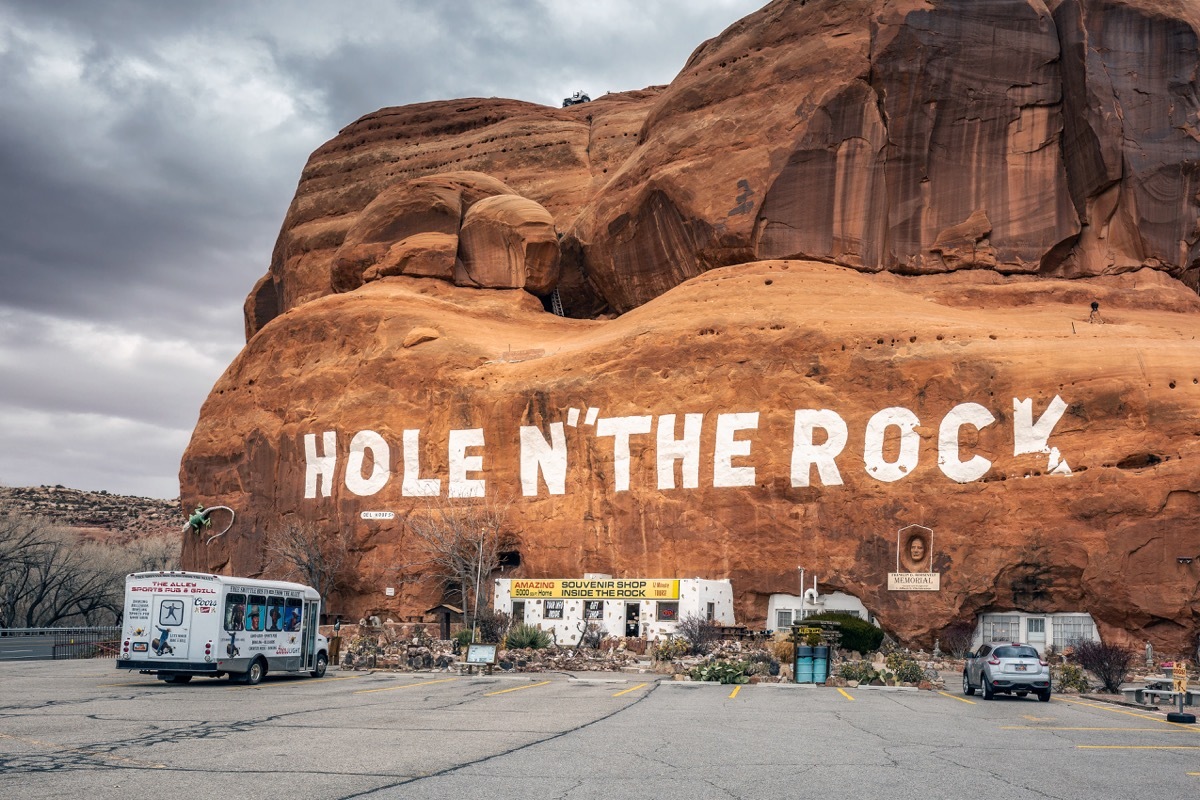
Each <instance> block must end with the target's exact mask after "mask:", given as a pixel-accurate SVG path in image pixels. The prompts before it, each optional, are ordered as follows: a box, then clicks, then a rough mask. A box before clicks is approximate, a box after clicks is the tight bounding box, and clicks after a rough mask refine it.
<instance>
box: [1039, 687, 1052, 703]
mask: <svg viewBox="0 0 1200 800" xmlns="http://www.w3.org/2000/svg"><path fill="white" fill-rule="evenodd" d="M1038 700H1041V701H1042V702H1043V703H1049V702H1050V690H1049V689H1043V690H1042V691H1040V692H1038Z"/></svg>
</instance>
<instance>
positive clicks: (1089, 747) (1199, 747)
mask: <svg viewBox="0 0 1200 800" xmlns="http://www.w3.org/2000/svg"><path fill="white" fill-rule="evenodd" d="M1075 749H1076V750H1200V745H1196V744H1077V745H1075Z"/></svg>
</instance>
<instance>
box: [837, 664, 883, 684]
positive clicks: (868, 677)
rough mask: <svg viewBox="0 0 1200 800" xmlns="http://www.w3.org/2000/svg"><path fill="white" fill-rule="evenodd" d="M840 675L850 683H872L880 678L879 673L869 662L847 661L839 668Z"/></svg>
mask: <svg viewBox="0 0 1200 800" xmlns="http://www.w3.org/2000/svg"><path fill="white" fill-rule="evenodd" d="M838 675H839V676H840V677H842V678H845V679H846V680H848V681H858V682H859V683H870V682H871V681H873V680H875V679H876V678H878V677H879V673H878V672H876V671H875V669H874V668H873V667H872V666H871V662H869V661H846V662H844V663H843V664H842V665H841V666H840V667H838Z"/></svg>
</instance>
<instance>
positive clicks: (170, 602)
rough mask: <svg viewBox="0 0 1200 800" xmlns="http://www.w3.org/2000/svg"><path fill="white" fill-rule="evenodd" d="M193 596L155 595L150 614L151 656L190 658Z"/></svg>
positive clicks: (178, 658)
mask: <svg viewBox="0 0 1200 800" xmlns="http://www.w3.org/2000/svg"><path fill="white" fill-rule="evenodd" d="M191 600H192V598H191V597H185V596H179V595H155V596H154V607H153V610H152V612H151V616H150V630H149V631H147V633H148V634H149V635H150V651H149V653H148V654H147V655H148V656H149V657H150V658H156V659H157V658H170V659H176V660H179V661H186V660H187V659H188V638H189V637H188V629H189V627H190V625H191V611H192V609H191Z"/></svg>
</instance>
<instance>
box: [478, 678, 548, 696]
mask: <svg viewBox="0 0 1200 800" xmlns="http://www.w3.org/2000/svg"><path fill="white" fill-rule="evenodd" d="M548 683H550V681H542V682H541V683H531V684H529V685H528V686H514V687H512V688H511V689H501V690H500V691H498V692H488V693H487V694H485V695H484V697H494V696H496V695H498V694H508V693H509V692H519V691H521V690H522V689H536V688H537V687H539V686H545V685H546V684H548Z"/></svg>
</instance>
